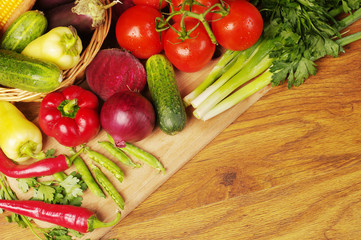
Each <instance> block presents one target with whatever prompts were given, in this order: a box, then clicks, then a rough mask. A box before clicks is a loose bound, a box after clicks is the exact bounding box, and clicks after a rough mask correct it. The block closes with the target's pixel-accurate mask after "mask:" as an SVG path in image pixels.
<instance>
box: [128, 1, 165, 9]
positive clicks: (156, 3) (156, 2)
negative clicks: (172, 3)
mask: <svg viewBox="0 0 361 240" xmlns="http://www.w3.org/2000/svg"><path fill="white" fill-rule="evenodd" d="M161 1H162V3H161V5H160V8H161V9H162V8H164V7H165V6H167V5H168V2H167V1H166V0H161ZM133 3H134V4H135V5H147V6H151V7H154V8H156V9H159V0H133Z"/></svg>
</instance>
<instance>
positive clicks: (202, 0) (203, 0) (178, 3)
mask: <svg viewBox="0 0 361 240" xmlns="http://www.w3.org/2000/svg"><path fill="white" fill-rule="evenodd" d="M183 2H184V0H172V4H173V7H174V10H175V11H179V10H180V9H181V8H182V4H183ZM195 2H198V3H199V4H201V5H203V6H201V5H196V4H193V6H192V11H191V12H193V13H197V14H201V13H204V12H205V11H206V10H207V9H208V8H210V7H211V6H213V5H214V4H216V3H219V0H197V1H196V0H195ZM184 10H187V11H189V5H186V6H185V7H184ZM212 16H213V13H208V14H207V15H206V17H205V18H206V20H207V21H210V20H211V19H212ZM181 18H182V15H181V14H180V15H175V16H173V17H172V19H173V20H174V21H176V22H178V21H180V20H181ZM189 18H190V17H189Z"/></svg>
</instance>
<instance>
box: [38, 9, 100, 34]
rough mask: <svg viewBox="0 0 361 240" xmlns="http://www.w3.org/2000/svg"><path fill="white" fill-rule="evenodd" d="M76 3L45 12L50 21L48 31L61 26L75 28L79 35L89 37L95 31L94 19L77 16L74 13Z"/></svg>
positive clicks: (87, 16)
mask: <svg viewBox="0 0 361 240" xmlns="http://www.w3.org/2000/svg"><path fill="white" fill-rule="evenodd" d="M75 6H76V5H75V2H71V3H67V4H64V5H60V6H58V7H55V8H52V9H50V10H49V11H47V12H45V16H46V18H47V19H48V29H49V30H50V29H53V28H56V27H59V26H65V27H68V26H73V27H74V28H75V29H76V30H77V32H78V34H79V35H84V34H85V35H87V34H90V33H92V32H93V31H94V29H95V27H93V18H92V16H90V15H87V14H77V13H75V12H73V10H72V9H73V7H75Z"/></svg>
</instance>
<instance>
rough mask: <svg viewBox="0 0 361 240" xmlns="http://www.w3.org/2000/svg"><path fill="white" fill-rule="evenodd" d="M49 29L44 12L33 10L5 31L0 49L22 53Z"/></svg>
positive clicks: (24, 14)
mask: <svg viewBox="0 0 361 240" xmlns="http://www.w3.org/2000/svg"><path fill="white" fill-rule="evenodd" d="M47 27H48V21H47V19H46V17H45V16H44V14H43V12H40V11H37V10H31V11H27V12H24V13H23V14H21V15H20V16H19V17H18V18H17V19H16V20H15V21H14V22H13V23H12V24H11V25H10V26H9V28H8V29H7V30H6V31H5V33H4V35H3V36H2V38H1V41H0V48H2V49H6V50H12V51H16V52H19V53H20V52H21V51H22V50H23V49H24V48H25V47H26V45H28V44H29V43H30V42H31V41H33V40H34V39H36V38H38V37H39V36H41V35H42V34H43V33H44V32H45V31H46V29H47Z"/></svg>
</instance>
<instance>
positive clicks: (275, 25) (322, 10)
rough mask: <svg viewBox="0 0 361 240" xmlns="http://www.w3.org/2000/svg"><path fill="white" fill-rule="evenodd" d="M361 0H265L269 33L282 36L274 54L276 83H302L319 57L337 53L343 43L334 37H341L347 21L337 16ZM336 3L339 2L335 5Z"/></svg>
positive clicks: (266, 30)
mask: <svg viewBox="0 0 361 240" xmlns="http://www.w3.org/2000/svg"><path fill="white" fill-rule="evenodd" d="M360 2H361V1H360V0H349V1H346V0H342V1H341V0H331V1H325V0H324V1H318V0H299V1H292V0H264V1H262V3H261V6H262V11H263V13H264V16H265V19H266V20H267V21H268V26H267V27H266V28H265V35H266V37H270V38H276V37H278V36H279V37H280V43H279V44H276V46H275V48H274V49H273V50H272V51H271V53H270V57H272V58H274V59H275V60H274V61H273V64H272V67H271V72H272V73H274V75H273V80H272V83H273V84H274V85H279V84H283V83H284V82H285V81H286V79H288V88H291V87H292V86H299V85H301V84H302V83H303V82H304V80H306V79H307V78H308V77H309V76H310V75H311V74H312V75H315V74H316V71H317V69H316V65H315V63H314V61H315V60H317V59H319V58H322V57H324V56H326V55H330V56H333V57H337V56H338V54H339V53H340V52H343V48H342V46H341V45H340V44H339V43H338V42H337V41H334V38H335V37H338V38H340V37H341V34H340V32H339V29H341V28H343V27H344V26H343V22H338V21H337V20H336V19H335V16H334V15H335V14H338V13H339V12H340V11H343V12H350V11H351V10H353V9H358V8H359V7H360ZM334 6H339V7H338V8H335V7H334Z"/></svg>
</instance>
